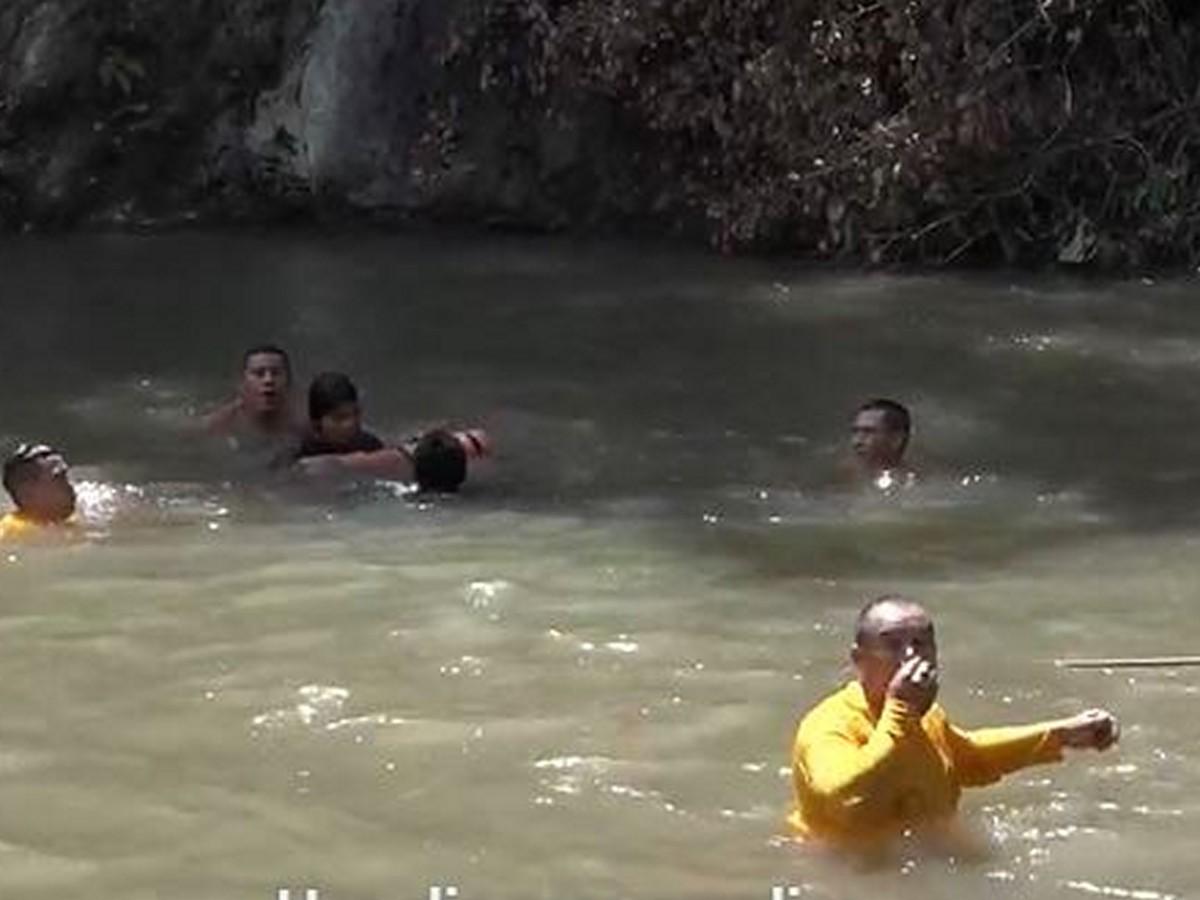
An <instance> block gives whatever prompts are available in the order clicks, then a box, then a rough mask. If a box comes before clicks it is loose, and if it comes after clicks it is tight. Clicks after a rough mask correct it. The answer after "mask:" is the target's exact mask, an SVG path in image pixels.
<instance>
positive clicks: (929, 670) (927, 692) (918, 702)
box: [887, 656, 938, 716]
mask: <svg viewBox="0 0 1200 900" xmlns="http://www.w3.org/2000/svg"><path fill="white" fill-rule="evenodd" d="M887 692H888V696H889V697H895V698H896V699H897V700H902V701H903V702H905V703H907V704H908V705H909V706H911V707H913V708H914V709H915V710H916V712H917V714H918V715H922V716H923V715H925V713H926V712H928V711H929V707H931V706H933V701H934V700H935V699H936V698H937V692H938V674H937V667H936V666H934V664H933V663H931V662H929V660H927V659H922V658H921V657H919V656H910V657H909V658H908V659H906V660H905V661H904V662H903V663H902V664H901V666H900V668H899V669H897V670H896V674H895V675H893V676H892V680H891V681H890V682H889V683H888V689H887Z"/></svg>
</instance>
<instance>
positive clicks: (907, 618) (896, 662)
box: [850, 594, 937, 708]
mask: <svg viewBox="0 0 1200 900" xmlns="http://www.w3.org/2000/svg"><path fill="white" fill-rule="evenodd" d="M914 656H915V657H918V658H920V659H923V660H925V661H927V662H929V663H930V664H931V665H933V666H935V667H936V666H937V639H936V637H935V635H934V631H933V620H932V619H931V618H930V617H929V613H927V612H926V611H925V608H924V607H923V606H921V604H919V603H917V602H915V601H913V600H909V599H908V598H907V597H902V596H901V595H899V594H885V595H884V596H882V597H877V598H876V599H874V600H872V601H870V602H869V603H867V604H866V605H865V606H864V607H863V608H862V609H861V610H860V611H859V614H858V619H857V620H856V622H855V625H854V646H853V647H851V649H850V659H851V661H852V662H853V663H854V669H855V671H856V672H857V674H858V681H859V684H861V685H862V688H863V693H864V694H866V696H867V702H868V703H869V704H870V705H871V706H872V707H873V708H878V707H880V706H882V705H883V700H884V696H885V695H886V694H887V689H888V683H889V682H890V681H891V680H892V676H893V675H895V674H896V670H897V669H899V668H900V666H902V665H903V664H904V662H905V661H906V660H908V659H910V658H912V657H914Z"/></svg>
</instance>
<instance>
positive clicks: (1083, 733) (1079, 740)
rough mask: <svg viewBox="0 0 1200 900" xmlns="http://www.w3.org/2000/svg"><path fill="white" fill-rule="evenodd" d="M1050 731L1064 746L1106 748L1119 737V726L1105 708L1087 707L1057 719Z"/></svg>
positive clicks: (1092, 748) (1093, 748)
mask: <svg viewBox="0 0 1200 900" xmlns="http://www.w3.org/2000/svg"><path fill="white" fill-rule="evenodd" d="M1052 732H1053V733H1054V734H1055V735H1056V736H1057V737H1058V739H1059V741H1060V742H1061V743H1062V745H1063V746H1064V747H1071V748H1073V749H1091V750H1107V749H1108V748H1109V747H1111V746H1112V745H1113V744H1115V743H1116V742H1117V741H1118V739H1120V736H1121V726H1120V724H1119V723H1118V722H1117V720H1116V717H1115V716H1113V714H1112V713H1110V712H1108V711H1107V710H1103V709H1088V710H1084V711H1083V712H1081V713H1079V714H1078V715H1075V716H1071V717H1070V718H1069V719H1061V720H1059V721H1058V722H1056V723H1055V725H1054V727H1053V729H1052Z"/></svg>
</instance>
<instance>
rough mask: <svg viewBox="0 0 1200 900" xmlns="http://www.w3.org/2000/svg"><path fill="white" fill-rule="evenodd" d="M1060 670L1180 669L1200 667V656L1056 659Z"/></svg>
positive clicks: (1055, 663) (1055, 662)
mask: <svg viewBox="0 0 1200 900" xmlns="http://www.w3.org/2000/svg"><path fill="white" fill-rule="evenodd" d="M1054 665H1056V666H1058V667H1059V668H1060V669H1180V668H1187V667H1189V666H1200V656H1141V657H1138V656H1127V657H1120V656H1115V657H1112V658H1109V659H1104V658H1101V659H1056V660H1055V661H1054Z"/></svg>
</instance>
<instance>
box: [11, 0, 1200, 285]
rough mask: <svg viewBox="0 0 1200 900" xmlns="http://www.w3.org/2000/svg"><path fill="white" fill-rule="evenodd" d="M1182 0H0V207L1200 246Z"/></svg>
mask: <svg viewBox="0 0 1200 900" xmlns="http://www.w3.org/2000/svg"><path fill="white" fill-rule="evenodd" d="M1198 31H1200V7H1198V6H1196V5H1195V4H1194V3H1192V2H1191V0H1128V2H1126V0H1121V2H1110V0H1103V2H1101V0H1094V2H1093V0H1072V2H1070V3H1061V4H1046V3H1043V2H1040V0H949V2H946V3H941V4H929V5H921V4H916V5H914V4H870V3H865V4H864V3H862V2H860V0H806V2H804V3H797V2H796V0H4V2H3V3H0V228H7V229H18V230H19V229H24V228H31V227H33V228H36V227H70V226H79V225H82V226H110V225H118V226H129V225H133V226H137V225H146V226H155V225H169V224H175V223H183V222H192V221H203V222H215V223H222V222H236V221H274V220H279V219H286V218H299V219H302V220H311V219H314V218H315V219H322V218H334V219H337V218H341V217H349V218H352V219H368V220H382V221H404V220H409V219H413V218H419V219H422V220H432V221H441V220H453V221H466V222H473V223H496V224H502V225H506V226H510V227H524V228H535V229H558V228H589V229H596V228H607V227H612V226H620V227H622V228H628V227H630V226H632V225H635V224H636V225H645V226H647V227H649V228H650V229H652V230H653V231H655V232H657V233H667V232H670V233H685V234H689V235H694V236H696V237H697V238H701V239H706V240H709V241H711V242H713V243H715V244H717V245H719V246H721V247H724V248H728V249H737V248H755V249H764V248H765V249H772V250H778V249H783V250H786V251H788V252H791V253H796V254H799V255H803V256H809V257H819V258H843V259H851V260H858V261H871V262H880V261H891V260H903V261H919V262H923V263H934V264H943V263H952V262H960V261H962V262H966V261H976V262H994V261H1006V262H1009V263H1020V264H1040V263H1044V262H1050V261H1057V262H1063V263H1073V264H1077V263H1091V262H1097V263H1103V264H1112V265H1130V264H1135V265H1147V264H1149V265H1178V264H1181V263H1187V264H1193V265H1194V264H1197V263H1200V206H1197V204H1195V203H1194V202H1193V199H1192V198H1194V197H1195V196H1196V194H1197V192H1198V191H1200V107H1198V105H1197V103H1196V98H1195V87H1194V86H1195V84H1196V83H1197V80H1200V53H1198V52H1196V50H1197V44H1198V43H1200V39H1198V38H1197V33H1198Z"/></svg>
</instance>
